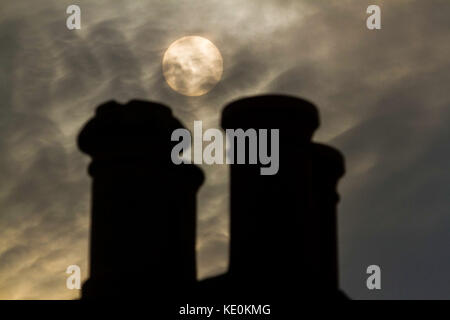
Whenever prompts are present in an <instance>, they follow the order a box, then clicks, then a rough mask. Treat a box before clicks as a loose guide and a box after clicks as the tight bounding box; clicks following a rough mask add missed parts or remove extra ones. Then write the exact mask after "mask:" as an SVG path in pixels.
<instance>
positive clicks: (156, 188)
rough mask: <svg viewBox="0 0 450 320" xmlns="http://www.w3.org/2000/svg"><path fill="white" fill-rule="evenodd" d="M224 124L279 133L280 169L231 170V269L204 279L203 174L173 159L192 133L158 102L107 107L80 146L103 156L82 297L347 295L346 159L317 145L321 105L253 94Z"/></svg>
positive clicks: (94, 171)
mask: <svg viewBox="0 0 450 320" xmlns="http://www.w3.org/2000/svg"><path fill="white" fill-rule="evenodd" d="M222 127H223V128H224V129H238V128H241V129H244V130H245V129H250V128H252V129H279V132H280V141H279V150H280V154H279V158H280V164H279V171H278V173H277V174H275V175H261V174H260V168H261V167H262V166H264V165H263V164H233V165H231V166H230V168H231V169H230V177H231V184H230V193H231V197H230V199H231V200H230V201H231V203H230V221H231V223H230V261H229V270H228V272H227V273H225V274H223V275H220V276H217V277H213V278H210V279H206V280H203V281H197V280H196V262H195V234H196V230H195V229H196V228H195V226H196V194H197V191H198V189H199V187H200V186H201V184H202V182H203V179H204V176H203V173H202V171H201V170H200V169H199V168H198V167H196V166H194V165H191V164H182V165H174V164H173V163H172V161H171V158H170V155H171V150H172V148H173V145H174V143H173V142H172V141H171V134H172V132H173V130H175V129H177V128H183V125H182V124H181V123H180V121H178V120H177V119H176V118H175V117H173V115H172V113H171V111H170V109H169V108H168V107H166V106H164V105H161V104H157V103H152V102H144V101H135V100H134V101H131V102H129V103H127V104H126V105H121V104H118V103H116V102H113V101H112V102H107V103H105V104H103V105H101V106H100V107H98V108H97V111H96V114H95V116H94V117H93V119H91V120H89V122H88V123H87V124H86V125H85V126H84V128H83V129H82V131H81V133H80V135H79V138H78V144H79V147H80V149H81V150H82V151H83V152H84V153H87V154H88V155H89V156H91V158H92V162H91V164H90V165H89V170H88V171H89V174H90V175H91V176H92V179H93V182H92V218H91V220H92V222H91V249H90V278H89V280H87V281H86V283H85V284H84V285H83V292H82V298H83V299H104V298H110V297H115V298H148V297H153V296H152V293H151V292H158V296H157V298H156V301H160V302H164V301H163V300H164V299H172V298H173V296H172V297H171V296H170V293H171V292H172V293H173V292H181V293H183V294H184V297H185V299H189V301H191V302H192V301H203V302H205V301H209V302H215V303H224V302H225V301H230V299H234V301H236V299H247V301H248V298H249V297H251V298H252V299H253V300H254V301H261V302H262V301H264V302H265V303H267V302H268V303H270V301H275V300H277V301H280V299H281V300H283V299H284V300H286V301H295V300H297V299H324V298H330V299H336V298H338V299H340V298H345V295H343V294H342V293H341V291H340V290H339V281H338V251H337V210H336V206H337V203H338V201H339V196H338V194H337V191H336V187H337V183H338V181H339V179H340V178H341V177H342V176H343V175H344V171H345V169H344V158H343V156H342V154H341V153H340V152H339V151H337V150H336V149H334V148H332V147H329V146H326V145H323V144H318V143H314V142H312V136H313V134H314V131H315V130H317V128H318V127H319V115H318V111H317V108H316V107H315V106H314V105H313V104H312V103H311V102H308V101H306V100H303V99H299V98H295V97H290V96H282V95H266V96H257V97H250V98H244V99H240V100H237V101H234V102H232V103H230V104H229V105H228V106H226V107H225V108H224V110H223V114H222ZM235 146H236V144H235ZM269 150H270V147H269ZM248 151H249V146H248V144H247V145H246V152H247V154H248ZM235 154H236V152H235ZM150 291H151V292H150ZM293 292H295V294H293ZM160 293H161V294H160ZM258 299H259V300H258ZM154 301H155V300H154ZM179 301H182V302H184V300H183V298H180V300H179ZM186 302H187V300H186Z"/></svg>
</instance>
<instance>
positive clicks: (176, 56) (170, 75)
mask: <svg viewBox="0 0 450 320" xmlns="http://www.w3.org/2000/svg"><path fill="white" fill-rule="evenodd" d="M162 68H163V73H164V77H165V78H166V81H167V83H168V84H169V86H170V87H171V88H172V89H173V90H175V91H177V92H179V93H181V94H184V95H186V96H201V95H204V94H205V93H207V92H209V91H210V90H211V89H212V88H214V86H215V85H216V84H217V83H218V82H219V81H220V78H221V77H222V72H223V60H222V55H221V54H220V51H219V50H218V49H217V48H216V46H215V45H214V44H213V43H212V42H211V41H209V40H208V39H205V38H202V37H198V36H188V37H183V38H180V39H178V40H176V41H175V42H173V43H172V44H171V45H170V46H169V48H168V49H167V50H166V52H165V53H164V57H163V61H162Z"/></svg>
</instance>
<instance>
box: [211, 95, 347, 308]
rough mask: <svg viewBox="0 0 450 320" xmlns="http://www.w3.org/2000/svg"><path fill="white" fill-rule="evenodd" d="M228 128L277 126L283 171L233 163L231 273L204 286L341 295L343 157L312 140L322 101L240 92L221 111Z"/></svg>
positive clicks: (257, 293)
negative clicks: (339, 184)
mask: <svg viewBox="0 0 450 320" xmlns="http://www.w3.org/2000/svg"><path fill="white" fill-rule="evenodd" d="M222 127H223V128H224V129H239V128H242V129H244V130H247V129H251V128H253V129H256V130H258V129H279V134H280V140H279V171H278V173H277V174H275V175H261V174H260V168H261V167H262V166H263V165H261V164H257V165H255V164H233V165H231V182H230V184H231V195H230V201H231V203H230V209H231V217H230V219H231V221H230V238H231V240H230V264H229V272H228V274H227V275H226V276H223V277H218V278H216V279H211V280H210V281H209V282H210V284H207V283H208V281H206V282H205V283H206V284H205V286H206V287H210V288H216V289H217V290H216V291H226V292H229V293H230V294H232V295H233V296H234V295H239V296H242V297H259V298H261V299H270V298H280V297H283V298H286V297H289V296H290V297H293V295H294V293H293V292H295V297H297V298H298V297H303V298H322V297H330V298H334V297H336V296H339V295H340V294H339V290H338V261H337V256H338V255H337V245H336V243H337V239H336V229H337V226H336V205H337V202H338V200H339V197H338V195H337V192H336V185H337V182H338V180H339V179H340V178H341V177H342V176H343V174H344V159H343V157H342V155H341V154H340V153H339V152H338V151H337V150H335V149H333V148H331V147H328V146H325V145H321V144H316V143H312V142H311V138H312V136H313V133H314V131H315V130H316V129H317V128H318V127H319V115H318V112H317V109H316V107H315V106H314V105H313V104H312V103H310V102H308V101H305V100H302V99H298V98H294V97H289V96H282V95H266V96H257V97H251V98H245V99H240V100H237V101H235V102H232V103H231V104H229V105H228V106H226V107H225V109H224V110H223V114H222ZM268 136H269V137H270V133H268ZM269 140H270V139H269ZM234 145H235V146H236V143H235V144H234ZM270 150H271V149H270V147H269V153H270ZM248 151H249V147H248V144H247V145H246V152H247V155H248ZM235 154H236V152H235Z"/></svg>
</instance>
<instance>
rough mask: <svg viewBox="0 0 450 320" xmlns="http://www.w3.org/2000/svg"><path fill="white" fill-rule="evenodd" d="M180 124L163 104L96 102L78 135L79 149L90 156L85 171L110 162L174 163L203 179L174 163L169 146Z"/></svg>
mask: <svg viewBox="0 0 450 320" xmlns="http://www.w3.org/2000/svg"><path fill="white" fill-rule="evenodd" d="M178 128H184V126H183V125H182V124H181V122H180V121H178V120H177V119H176V118H175V117H174V116H173V115H172V111H171V110H170V108H168V107H166V106H165V105H162V104H159V103H154V102H147V101H139V100H132V101H130V102H128V103H126V104H120V103H117V102H115V101H109V102H106V103H104V104H102V105H100V106H99V107H98V108H97V109H96V112H95V116H94V117H93V118H92V119H91V120H89V121H88V122H87V124H86V125H85V126H84V127H83V129H82V130H81V132H80V134H79V136H78V146H79V148H80V150H81V151H83V152H84V153H87V154H88V155H90V156H91V157H92V160H93V161H92V163H91V165H90V167H89V173H90V174H91V175H92V174H93V173H94V171H96V170H97V169H98V168H107V167H110V166H116V165H120V166H122V167H123V166H135V165H136V164H137V163H145V164H146V167H150V164H158V165H159V166H160V168H167V167H177V168H176V170H178V171H177V172H178V173H181V174H186V175H187V176H189V177H192V182H193V183H194V184H197V182H198V185H200V184H201V183H202V182H203V173H202V171H201V170H200V169H199V168H196V167H195V166H187V165H186V166H176V165H174V164H173V163H172V160H171V157H170V155H171V150H172V148H173V146H174V145H175V144H176V143H177V142H173V141H171V135H172V132H173V131H174V130H175V129H178Z"/></svg>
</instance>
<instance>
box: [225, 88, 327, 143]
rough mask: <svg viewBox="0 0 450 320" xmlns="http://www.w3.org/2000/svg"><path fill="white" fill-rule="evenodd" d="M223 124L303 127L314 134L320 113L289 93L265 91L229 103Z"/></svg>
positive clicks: (308, 133) (289, 128) (283, 127)
mask: <svg viewBox="0 0 450 320" xmlns="http://www.w3.org/2000/svg"><path fill="white" fill-rule="evenodd" d="M222 127H223V128H225V129H237V128H242V129H244V130H245V129H249V128H254V129H259V128H260V129H271V128H272V129H285V130H286V131H289V132H291V131H292V132H294V131H298V130H300V131H301V132H302V133H303V134H304V135H305V136H308V137H309V138H311V136H312V134H313V132H314V131H315V130H316V129H317V128H318V127H319V114H318V111H317V108H316V107H315V106H314V104H312V103H311V102H309V101H306V100H303V99H300V98H295V97H291V96H286V95H262V96H256V97H249V98H243V99H239V100H237V101H234V102H232V103H230V104H228V105H227V106H226V107H225V108H224V110H223V112H222Z"/></svg>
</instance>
